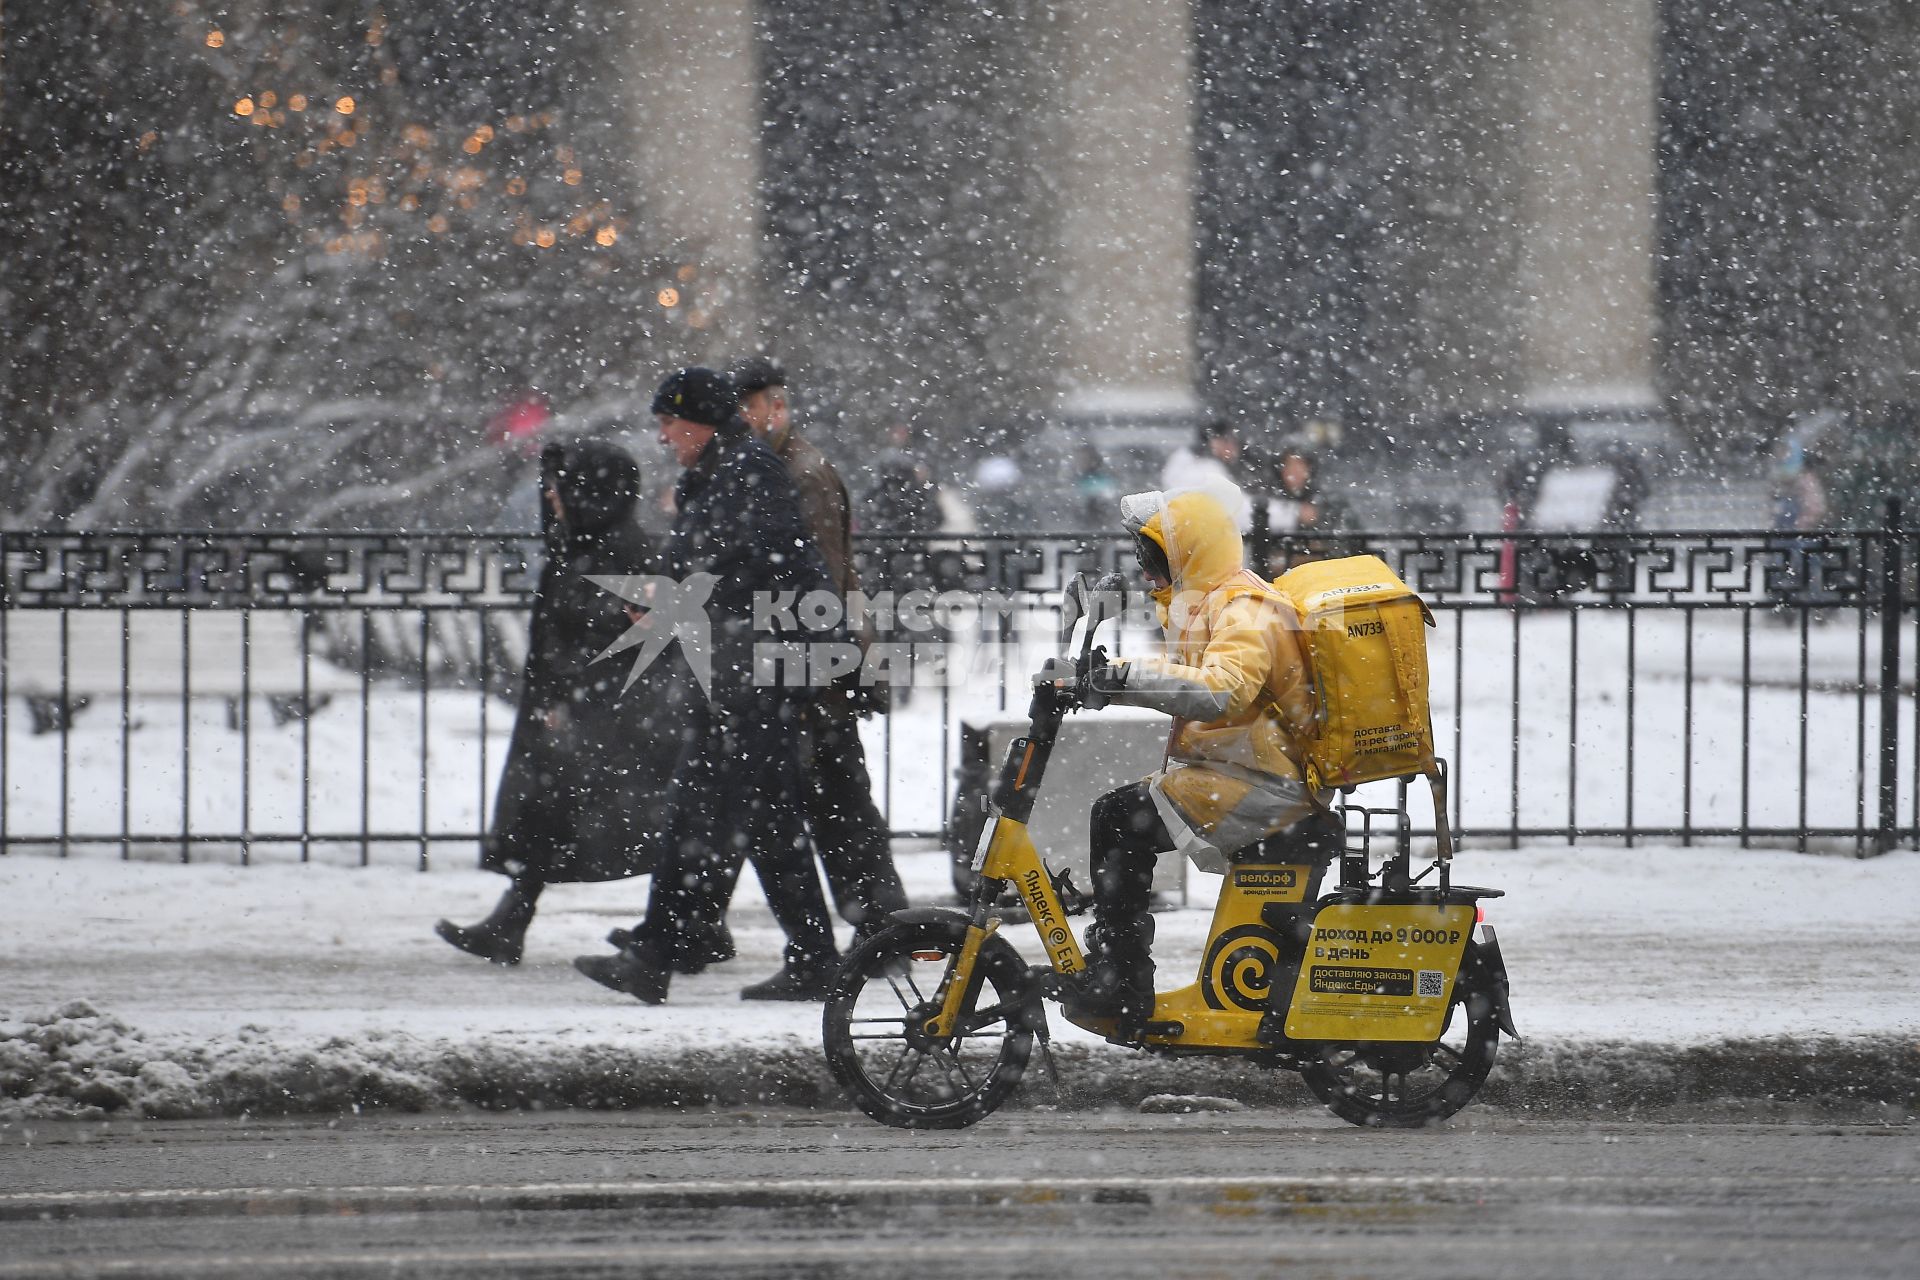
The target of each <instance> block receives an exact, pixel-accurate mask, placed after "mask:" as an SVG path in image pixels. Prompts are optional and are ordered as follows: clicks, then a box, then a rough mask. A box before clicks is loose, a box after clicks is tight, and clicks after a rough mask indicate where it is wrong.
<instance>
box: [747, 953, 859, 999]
mask: <svg viewBox="0 0 1920 1280" xmlns="http://www.w3.org/2000/svg"><path fill="white" fill-rule="evenodd" d="M839 970H840V957H839V956H838V955H835V954H834V953H833V952H828V953H827V954H825V955H823V956H805V957H795V956H789V957H787V962H786V963H785V964H783V965H781V966H780V972H778V973H776V974H774V975H773V976H772V977H771V978H768V979H766V980H765V981H764V982H756V983H754V984H753V985H752V986H750V987H742V988H741V989H740V998H741V999H742V1000H791V1001H795V1002H806V1001H810V1000H825V999H826V998H827V996H828V995H829V994H830V993H831V992H832V990H833V978H834V975H835V974H836V973H838V972H839Z"/></svg>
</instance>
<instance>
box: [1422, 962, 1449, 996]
mask: <svg viewBox="0 0 1920 1280" xmlns="http://www.w3.org/2000/svg"><path fill="white" fill-rule="evenodd" d="M1419 974H1420V994H1421V995H1423V996H1432V997H1433V998H1434V999H1435V1000H1438V999H1439V998H1440V997H1441V996H1443V995H1445V994H1447V975H1446V974H1444V973H1442V972H1440V970H1438V969H1421V970H1420V971H1419Z"/></svg>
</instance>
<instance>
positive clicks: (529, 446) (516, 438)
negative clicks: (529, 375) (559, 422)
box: [487, 391, 553, 455]
mask: <svg viewBox="0 0 1920 1280" xmlns="http://www.w3.org/2000/svg"><path fill="white" fill-rule="evenodd" d="M552 419H553V411H552V410H551V409H549V408H547V401H546V397H544V396H542V395H540V394H539V393H538V392H535V391H529V392H527V393H526V394H525V395H521V396H516V397H514V398H513V399H512V400H509V401H508V402H507V403H506V406H505V407H504V408H502V409H501V410H500V412H498V413H496V414H494V415H493V419H492V421H490V422H488V423H487V443H488V444H492V445H499V446H501V447H503V448H504V447H506V446H508V445H517V446H519V449H520V452H522V453H525V454H529V455H531V454H534V453H538V452H539V451H540V433H541V431H543V430H545V429H546V425H547V423H548V422H550V421H551V420H552Z"/></svg>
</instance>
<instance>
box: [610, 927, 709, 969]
mask: <svg viewBox="0 0 1920 1280" xmlns="http://www.w3.org/2000/svg"><path fill="white" fill-rule="evenodd" d="M646 937H647V934H646V933H645V932H644V931H643V930H642V929H641V928H640V927H639V926H638V925H636V926H634V927H633V928H631V929H609V930H607V942H608V943H609V944H611V945H612V947H613V949H614V950H616V951H631V950H633V949H634V948H636V947H638V946H640V945H641V943H642V942H643V941H644V940H645V939H646ZM733 957H734V948H733V930H731V929H729V928H728V927H727V926H726V924H725V923H721V924H717V925H714V926H713V927H712V929H711V930H710V931H709V933H708V936H707V940H706V943H705V945H704V946H702V947H701V948H700V949H698V950H697V951H695V952H694V954H693V956H692V958H691V960H690V961H689V962H688V963H687V964H676V965H675V966H674V971H675V972H677V973H698V972H699V971H700V970H701V969H704V968H705V967H706V966H708V965H710V964H720V963H722V962H723V961H727V960H731V959H733Z"/></svg>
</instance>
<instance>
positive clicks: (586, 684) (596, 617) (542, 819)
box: [434, 440, 697, 964]
mask: <svg viewBox="0 0 1920 1280" xmlns="http://www.w3.org/2000/svg"><path fill="white" fill-rule="evenodd" d="M540 461H541V480H540V492H541V494H542V495H543V498H544V500H545V504H546V505H545V511H546V514H545V519H544V523H545V534H546V544H547V556H546V563H545V566H544V567H543V568H542V570H541V572H540V581H539V585H538V587H537V588H536V590H535V593H534V599H533V620H532V626H531V628H530V630H529V633H528V640H527V660H526V665H525V668H524V672H523V676H522V684H521V695H520V708H519V714H518V715H517V716H516V718H515V720H514V725H513V736H512V738H511V740H510V741H509V743H508V746H507V759H506V763H505V765H504V766H503V768H502V770H501V774H500V784H499V787H498V789H497V791H496V793H495V799H494V812H493V822H492V824H491V827H490V829H489V831H488V833H487V836H486V838H485V840H484V841H482V844H481V853H480V865H481V867H482V868H484V869H485V870H488V871H495V872H498V873H500V874H501V875H504V876H506V877H508V878H509V880H510V882H511V883H509V885H508V887H507V891H506V893H505V894H503V895H502V896H501V898H500V902H499V904H498V905H497V906H496V907H495V908H494V909H493V912H492V914H490V915H488V916H487V917H486V918H485V919H484V920H482V921H480V922H479V923H478V924H473V925H457V924H453V923H452V922H450V921H447V920H442V921H440V922H439V923H437V924H435V925H434V932H435V933H437V934H439V935H440V936H441V937H442V938H444V939H446V941H447V942H449V943H451V944H452V945H454V946H456V947H458V948H459V949H460V950H462V951H465V952H467V953H469V954H471V955H476V956H479V957H480V958H482V959H484V960H491V961H492V962H494V963H495V964H518V963H519V962H520V956H521V952H522V949H523V947H524V943H525V938H526V932H527V926H528V925H529V924H531V923H532V921H533V916H534V909H535V905H536V904H537V903H538V902H539V899H540V891H541V890H542V889H543V888H544V887H545V886H547V885H548V884H552V883H555V882H559V881H581V880H617V879H622V878H625V877H628V876H636V875H644V874H646V873H647V872H649V871H651V870H653V866H654V861H655V859H656V858H657V857H658V854H659V850H660V845H661V840H662V831H663V828H664V822H665V816H666V804H665V799H664V797H665V791H666V783H667V779H668V778H669V777H670V776H671V775H672V771H673V766H674V764H675V762H676V761H677V760H678V758H679V755H680V750H681V746H682V742H681V739H680V729H679V726H680V725H681V724H682V723H683V721H684V719H685V710H684V708H685V704H686V701H687V698H688V695H689V693H690V692H691V678H690V676H689V673H688V672H687V669H686V665H685V663H684V662H683V661H682V660H681V659H680V658H679V657H678V655H677V654H674V653H669V654H667V655H665V660H663V661H659V662H655V663H654V664H652V666H651V667H649V668H648V670H647V671H646V672H645V673H643V674H642V676H641V678H640V679H639V680H638V681H637V682H636V683H635V684H634V686H633V687H632V688H629V689H626V690H625V691H624V692H622V689H621V686H622V684H623V682H624V680H625V675H626V673H625V672H624V671H623V670H621V669H620V664H618V663H613V662H601V663H596V662H594V658H595V657H596V656H598V655H599V654H600V653H601V652H602V651H603V650H604V649H605V648H606V647H607V645H608V644H610V643H611V642H612V641H613V640H614V639H615V638H617V637H618V636H619V635H620V634H621V633H622V632H623V631H625V630H626V629H627V627H628V625H629V620H628V616H627V613H626V611H625V608H624V606H623V604H622V602H621V601H620V599H619V598H618V597H616V596H613V595H610V594H609V593H607V592H606V591H603V590H602V589H601V588H599V587H597V586H595V585H594V584H593V583H592V582H590V581H588V577H589V575H594V574H613V575H623V574H637V573H646V572H648V571H649V570H650V567H651V566H652V563H653V560H654V552H653V548H652V546H651V545H650V544H649V543H648V541H647V538H646V536H645V535H644V534H643V533H641V531H640V529H639V528H638V526H636V525H635V524H634V523H633V511H634V505H635V503H636V502H637V501H638V499H639V494H640V468H639V466H638V465H637V464H636V463H635V462H634V460H633V458H632V457H631V456H629V455H628V454H626V453H625V452H623V451H622V450H620V449H617V448H614V447H613V446H612V445H607V444H602V443H599V442H597V441H593V440H582V441H577V442H575V443H572V444H566V445H558V444H556V445H549V446H547V448H546V449H544V450H543V451H542V453H541V459H540ZM694 696H697V695H694Z"/></svg>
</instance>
